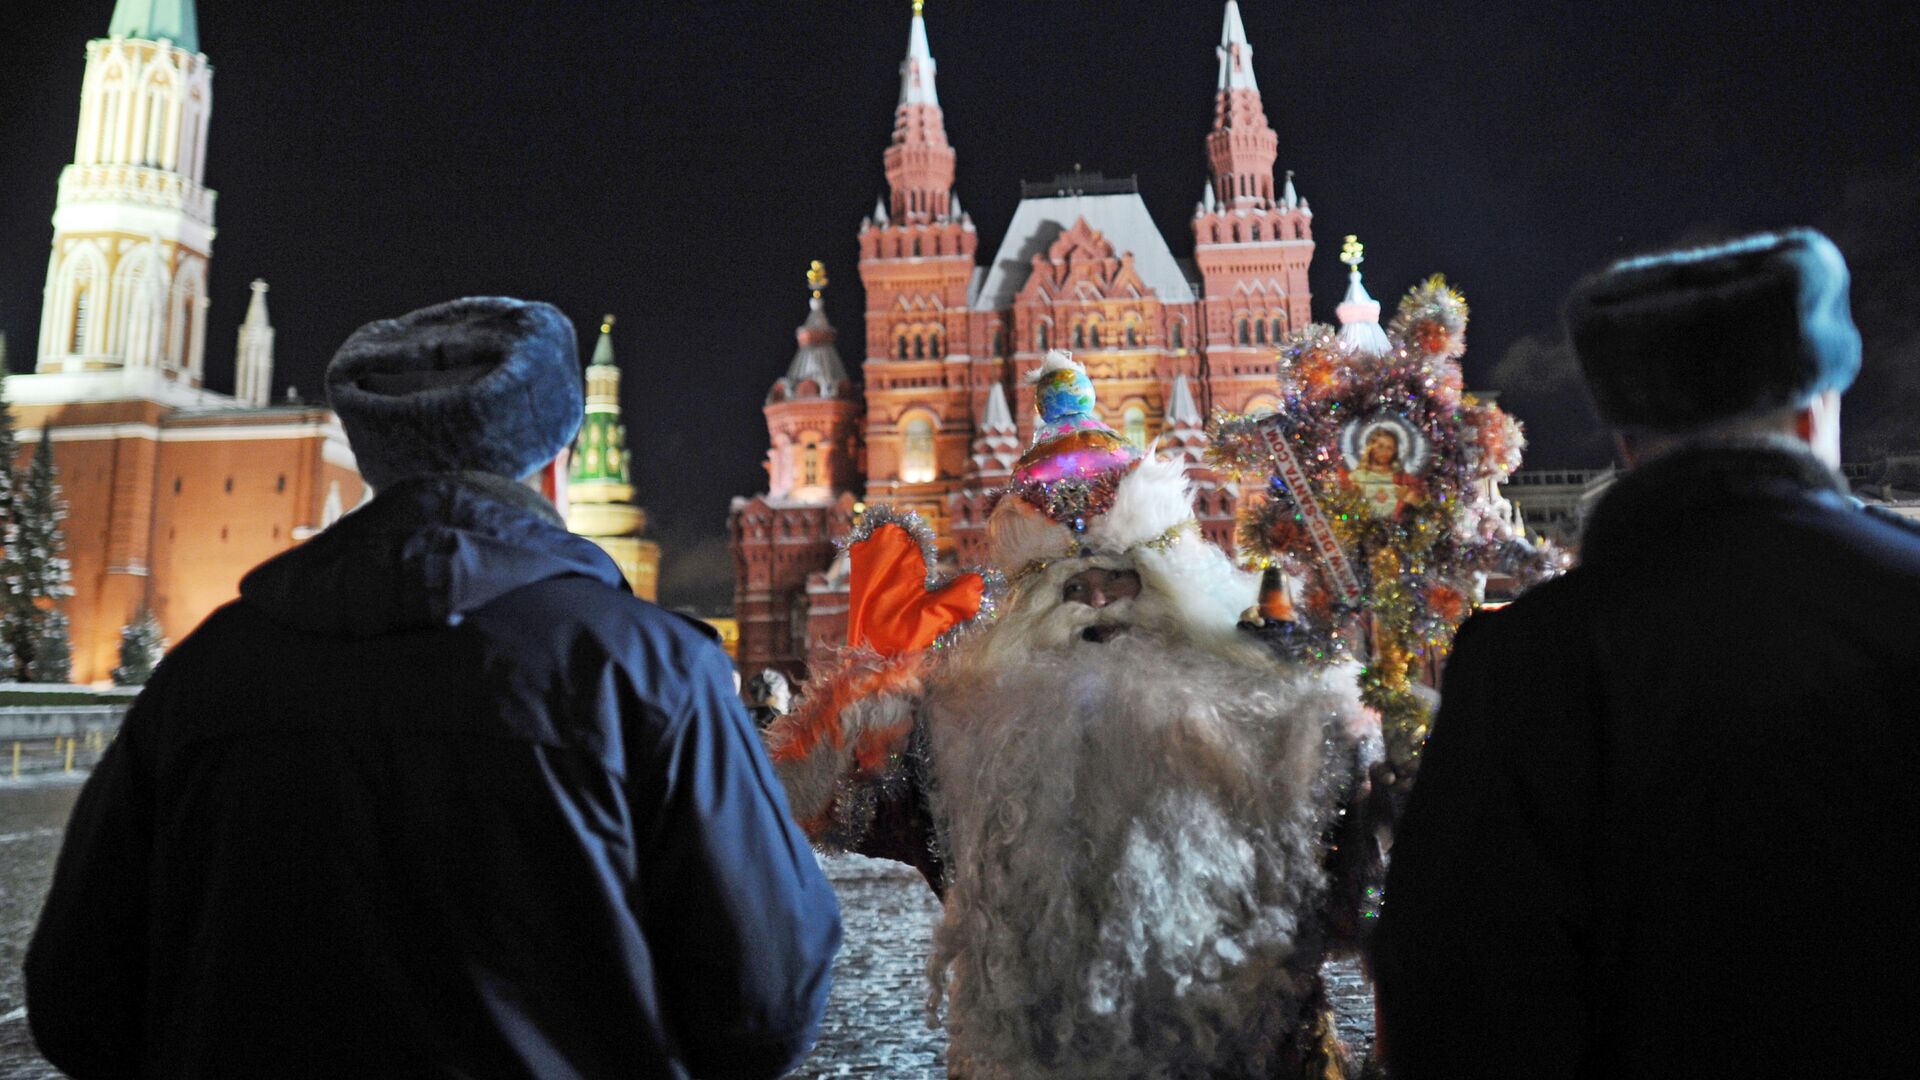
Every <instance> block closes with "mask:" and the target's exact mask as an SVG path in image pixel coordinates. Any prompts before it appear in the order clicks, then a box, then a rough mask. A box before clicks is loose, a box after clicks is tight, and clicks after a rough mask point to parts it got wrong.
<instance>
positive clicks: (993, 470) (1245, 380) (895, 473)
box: [728, 0, 1313, 674]
mask: <svg viewBox="0 0 1920 1080" xmlns="http://www.w3.org/2000/svg"><path fill="white" fill-rule="evenodd" d="M1218 53H1219V65H1220V76H1219V81H1218V83H1217V88H1216V93H1215V101H1214V115H1213V129H1212V130H1211V131H1209V132H1208V133H1207V134H1206V149H1207V159H1208V163H1209V172H1210V174H1211V182H1210V183H1209V184H1208V185H1207V188H1206V191H1205V193H1204V194H1203V196H1202V198H1201V201H1200V202H1199V204H1198V205H1197V206H1196V207H1195V209H1194V215H1193V221H1192V227H1193V257H1192V258H1191V259H1185V258H1179V257H1177V256H1175V255H1174V253H1173V251H1172V249H1171V248H1170V247H1169V245H1168V243H1167V240H1166V238H1165V237H1164V236H1162V235H1161V234H1160V231H1159V229H1158V228H1157V227H1156V226H1155V225H1154V223H1153V219H1152V217H1151V216H1150V215H1149V214H1148V212H1147V207H1146V204H1145V203H1144V202H1142V201H1141V199H1140V196H1139V194H1138V192H1137V190H1136V188H1135V185H1134V182H1133V181H1131V180H1108V179H1105V178H1103V177H1101V176H1099V175H1095V174H1080V173H1074V174H1071V175H1066V176H1061V177H1058V178H1056V180H1055V181H1054V182H1053V183H1049V184H1025V185H1023V187H1022V193H1021V194H1022V198H1021V202H1020V205H1019V208H1018V210H1017V211H1016V212H1015V213H1014V216H1013V222H1012V224H1011V225H1010V226H1009V227H1008V229H1007V234H1006V236H1005V237H1003V238H1002V239H1001V241H1000V247H999V250H998V251H997V252H995V253H994V256H993V258H992V260H991V261H990V262H989V263H988V264H987V265H985V266H982V265H980V264H979V261H978V250H977V249H978V247H979V243H980V237H979V234H978V233H977V232H976V231H975V230H974V225H973V220H972V218H970V217H968V216H967V214H966V213H965V212H964V211H962V210H961V208H960V203H959V200H958V199H956V198H955V197H954V194H953V175H954V160H955V153H954V148H953V145H952V144H951V143H949V142H948V141H947V131H946V127H945V124H944V122H943V120H942V117H941V112H940V98H939V94H938V93H937V91H936V87H935V79H934V74H935V65H934V59H933V53H932V50H931V49H930V48H929V46H928V42H927V27H926V21H925V19H924V18H923V17H922V16H921V15H920V14H919V13H918V12H917V11H916V12H915V14H914V16H913V24H912V30H911V35H910V37H909V39H908V45H907V56H906V60H905V61H904V62H903V63H902V64H901V65H900V102H899V105H898V107H897V108H896V109H895V110H894V123H893V139H892V142H891V144H890V145H889V146H888V147H887V149H886V153H885V163H886V174H887V186H888V193H887V195H886V196H884V197H882V198H881V199H880V200H879V201H878V202H877V203H876V205H875V206H874V208H873V213H872V215H871V216H870V217H868V218H866V219H865V220H863V221H862V222H861V223H860V283H861V285H862V286H863V287H864V288H865V290H866V296H867V307H866V331H867V339H866V356H867V360H866V363H865V364H864V365H863V366H862V372H861V374H862V376H863V377H864V378H863V381H864V384H865V385H864V386H860V385H857V384H856V383H854V382H853V380H851V379H850V378H849V377H848V374H847V371H846V368H845V367H844V366H843V365H842V363H841V360H840V354H839V351H838V350H837V349H836V348H835V345H834V340H835V334H834V329H833V327H832V326H831V325H830V324H829V323H828V322H827V318H826V314H825V312H824V311H823V310H822V308H821V305H820V301H819V294H818V289H817V288H816V291H815V298H814V301H813V304H812V310H811V312H810V313H809V314H808V316H807V318H806V321H805V322H804V323H802V324H801V326H800V328H799V330H798V331H797V336H798V338H799V349H798V351H797V352H796V353H795V355H794V359H793V363H792V365H791V367H790V368H789V369H788V371H787V374H786V375H785V376H784V377H782V378H780V379H779V380H777V381H776V382H775V383H774V385H773V388H772V390H771V391H770V392H769V393H768V395H767V403H766V409H765V411H766V416H767V431H768V435H769V436H770V439H771V442H772V447H771V449H770V450H769V451H768V454H767V472H768V487H767V491H766V492H765V493H764V494H761V495H757V496H754V497H752V498H740V499H736V500H735V501H734V505H733V510H732V513H731V515H730V517H729V522H728V531H729V534H730V540H731V546H732V551H733V557H734V572H735V585H734V606H735V614H736V615H737V616H738V618H739V621H740V653H739V658H740V666H741V668H742V670H744V671H747V672H753V671H757V670H759V669H760V668H763V667H776V668H780V669H782V670H784V671H786V672H788V673H789V674H802V673H804V671H805V666H806V661H807V657H808V655H809V654H810V653H811V652H813V651H814V650H815V649H817V648H822V647H830V646H833V645H837V644H840V643H842V642H843V641H844V640H845V634H846V580H845V578H846V569H845V563H844V560H839V561H838V565H836V555H837V552H836V550H835V548H834V544H833V541H834V540H835V538H837V537H840V536H844V535H845V534H846V532H847V530H848V529H849V528H850V527H851V525H852V522H853V519H854V516H855V515H856V513H858V511H859V509H860V508H861V506H862V503H861V502H860V501H859V500H860V499H862V498H864V499H866V500H870V501H873V502H877V503H887V504H890V505H893V506H896V507H901V508H906V509H911V510H915V511H918V512H919V513H920V514H921V515H922V516H923V517H925V518H926V519H927V521H928V522H929V523H931V524H932V525H933V526H934V528H935V530H936V531H937V532H938V534H939V536H940V544H941V549H942V554H943V555H946V556H950V557H952V558H954V559H956V560H957V561H958V562H960V563H963V564H966V563H974V562H978V561H979V557H980V552H981V549H982V546H983V544H984V542H985V527H986V518H987V513H988V511H989V510H991V509H992V500H993V498H994V495H995V493H996V492H997V489H998V488H999V487H1000V486H1001V485H1003V484H1004V483H1005V482H1006V479H1007V476H1008V473H1009V471H1010V467H1011V465H1012V463H1013V461H1014V459H1015V458H1017V457H1018V456H1019V454H1020V451H1021V449H1022V448H1023V447H1024V446H1025V445H1026V444H1027V442H1028V441H1029V439H1030V437H1031V435H1032V428H1033V401H1032V391H1031V388H1030V387H1029V386H1028V385H1027V383H1026V381H1025V379H1024V378H1023V377H1024V376H1025V375H1026V374H1027V373H1028V372H1030V371H1032V370H1034V369H1036V368H1038V367H1039V366H1040V362H1041V358H1042V357H1043V356H1044V355H1045V354H1046V351H1047V350H1048V349H1050V348H1066V349H1071V350H1073V353H1074V356H1075V357H1076V358H1077V359H1079V360H1080V361H1081V362H1082V363H1084V364H1085V365H1086V367H1087V370H1088V373H1089V374H1090V375H1091V376H1092V378H1093V381H1094V384H1095V387H1096V389H1097V390H1098V392H1099V397H1100V408H1101V411H1102V412H1103V413H1104V418H1105V419H1106V421H1107V423H1109V424H1110V425H1112V427H1113V428H1114V429H1115V430H1116V431H1120V432H1122V433H1124V434H1125V435H1126V436H1127V437H1128V438H1130V439H1132V440H1134V441H1135V442H1136V443H1138V444H1140V445H1142V446H1144V445H1147V444H1148V443H1150V442H1152V441H1153V440H1154V439H1156V438H1157V439H1159V441H1160V450H1161V452H1162V453H1163V454H1181V455H1184V456H1186V457H1187V458H1188V460H1189V462H1190V468H1191V470H1192V472H1193V476H1194V480H1195V488H1196V491H1197V493H1198V494H1197V496H1196V511H1197V513H1198V515H1199V517H1200V521H1201V524H1202V526H1203V527H1204V528H1205V529H1206V531H1207V534H1208V537H1209V538H1210V539H1212V540H1214V541H1215V542H1216V543H1220V544H1222V545H1223V546H1225V545H1228V544H1230V542H1231V534H1232V528H1233V503H1234V499H1235V496H1236V492H1235V491H1234V489H1233V488H1232V487H1230V486H1228V485H1226V484H1223V483H1221V482H1220V480H1219V478H1218V477H1216V476H1214V475H1213V474H1212V472H1211V471H1210V470H1208V469H1207V468H1206V465H1205V462H1204V460H1203V458H1202V448H1203V446H1204V443H1205V436H1204V431H1203V428H1204V423H1205V421H1204V417H1205V416H1206V415H1207V414H1208V412H1209V410H1211V409H1213V408H1222V409H1230V410H1233V411H1236V412H1249V411H1253V410H1256V409H1259V408H1261V407H1263V406H1270V405H1272V404H1273V403H1274V397H1273V395H1274V390H1275V386H1274V378H1273V356H1274V346H1275V345H1277V344H1278V343H1279V342H1280V341H1282V340H1284V339H1285V337H1286V335H1288V334H1289V333H1291V332H1292V331H1293V330H1295V329H1296V328H1299V327H1303V326H1305V325H1306V324H1307V323H1309V322H1311V321H1312V314H1311V300H1312V296H1311V294H1310V293H1309V291H1308V286H1307V267H1308V264H1309V262H1310V261H1311V260H1312V258H1313V213H1312V211H1311V210H1309V209H1308V208H1307V204H1306V201H1305V200H1304V199H1301V198H1300V197H1299V196H1298V195H1296V194H1295V192H1294V190H1293V184H1292V182H1291V180H1290V179H1285V178H1283V180H1282V182H1281V183H1280V184H1278V185H1276V183H1275V181H1274V160H1275V158H1276V156H1277V152H1278V145H1279V140H1278V137H1277V136H1275V134H1274V131H1273V128H1272V127H1271V126H1270V125H1269V124H1268V123H1267V117H1266V111H1265V109H1264V108H1263V107H1262V106H1261V102H1260V89H1259V85H1258V84H1257V82H1256V81H1255V79H1254V69H1253V49H1252V47H1251V46H1250V45H1248V43H1247V36H1246V30H1245V28H1244V27H1243V26H1242V24H1241V20H1240V11H1239V6H1238V5H1237V4H1236V3H1234V2H1233V0H1228V3H1227V5H1226V18H1225V27H1224V30H1223V32H1222V34H1221V41H1220V47H1219V50H1218ZM816 284H818V282H816ZM863 488H864V491H863Z"/></svg>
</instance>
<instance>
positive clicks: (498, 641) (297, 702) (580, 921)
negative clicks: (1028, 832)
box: [26, 477, 840, 1080]
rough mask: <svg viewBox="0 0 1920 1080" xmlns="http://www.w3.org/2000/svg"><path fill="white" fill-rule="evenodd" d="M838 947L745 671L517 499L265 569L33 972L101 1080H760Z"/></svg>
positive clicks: (375, 520)
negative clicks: (747, 701)
mask: <svg viewBox="0 0 1920 1080" xmlns="http://www.w3.org/2000/svg"><path fill="white" fill-rule="evenodd" d="M839 942H840V920H839V914H838V909H837V907H836V904H835V900H834V895H833V892H832V890H831V887H830V886H829V885H828V883H827V882H826V880H825V878H824V877H823V876H822V874H821V873H820V871H819V868H818V866H817V864H816V863H815V861H814V856H813V853H812V851H811V850H810V849H809V848H808V846H807V843H806V840H805V839H804V838H803V837H802V836H801V834H800V833H799V831H798V830H797V829H796V828H795V827H794V825H793V824H792V821H791V818H790V815H789V814H788V811H787V808H786V803H785V799H784V796H783V794H782V793H781V790H780V785H779V783H778V782H777V781H776V780H775V779H774V776H773V773H772V770H771V769H770V767H769V765H768V763H767V760H766V757H765V755H764V753H763V751H762V750H761V748H760V742H759V739H758V738H757V737H756V735H755V733H754V730H753V727H752V725H751V724H750V723H749V722H748V720H747V717H746V714H745V712H744V711H743V710H742V708H741V706H740V704H739V702H738V700H737V699H736V698H735V696H734V692H733V686H732V681H731V670H730V668H729V665H728V662H727V658H726V656H725V654H724V653H723V652H722V651H721V649H720V648H719V646H718V645H716V644H715V643H714V641H713V640H712V634H711V632H710V631H707V630H706V629H705V627H703V626H701V625H700V624H698V623H695V622H694V621H692V620H689V619H685V618H682V617H681V616H678V615H674V614H671V613H669V612H666V611H663V610H661V609H660V608H657V607H655V606H653V605H651V604H648V603H646V602H644V601H641V600H638V599H636V598H634V597H633V596H632V595H630V594H628V593H627V592H626V590H625V588H624V586H623V583H622V581H621V579H620V575H619V572H618V571H617V570H616V569H615V568H614V566H613V564H612V561H611V560H609V559H608V558H607V557H606V555H605V554H604V553H602V552H601V551H600V550H599V549H598V548H597V547H595V546H594V545H593V544H592V543H591V542H589V541H587V540H584V539H581V538H579V537H576V536H573V535H572V534H570V533H568V532H567V531H566V530H565V529H564V528H563V527H562V526H561V525H560V523H559V521H558V519H557V518H556V517H555V516H554V515H553V513H552V509H551V507H548V506H546V505H545V504H544V503H541V502H539V500H538V499H537V497H535V496H534V495H533V494H532V493H531V492H528V491H525V490H524V489H522V488H520V487H518V486H517V485H512V484H509V483H506V482H504V481H493V480H488V479H486V478H477V477H462V478H449V477H440V478H431V479H416V480H409V481H405V482H402V483H399V484H396V485H394V486H393V487H392V488H391V489H390V490H389V491H387V492H385V493H383V494H382V495H381V496H380V497H379V498H378V499H376V500H374V501H373V503H372V504H371V505H369V506H368V507H366V508H365V509H363V510H360V511H358V512H356V513H354V514H351V515H349V516H348V517H347V518H345V519H343V520H342V521H341V522H340V523H338V524H337V525H335V526H334V527H333V528H331V529H329V530H327V531H326V532H325V533H322V534H321V535H320V536H318V537H316V538H315V539H314V540H312V541H310V542H309V543H307V544H306V545H305V546H303V547H301V548H298V549H296V550H294V551H292V552H289V553H288V554H286V555H284V556H281V557H279V558H277V559H274V560H272V561H270V562H268V563H266V564H264V565H262V566H261V567H259V568H258V569H257V570H255V571H254V572H253V573H252V574H251V575H249V576H248V578H247V579H246V581H245V582H244V584H243V585H242V587H241V599H240V600H239V601H237V602H235V603H233V604H230V605H228V606H226V607H224V608H222V609H220V610H219V611H217V612H215V613H214V614H213V615H212V616H210V617H209V618H208V619H207V621H206V622H205V623H204V624H203V625H202V626H201V627H200V628H199V629H198V630H196V631H195V632H194V633H193V635H192V636H191V637H189V638H188V639H187V640H185V641H183V642H182V643H181V644H180V645H179V646H178V647H177V648H175V649H174V650H173V652H172V653H171V654H170V655H168V657H167V658H166V660H165V662H164V663H162V664H161V665H160V668H159V670H158V671H157V672H156V673H155V676H154V679H153V681H152V683H151V684H150V685H149V686H148V687H147V688H146V690H145V692H144V693H142V694H141V695H140V698H139V700H138V701H137V702H136V703H135V705H134V708H133V711H132V713H131V714H130V715H129V716H128V718H127V721H126V724H125V726H124V728H123V729H122V731H121V733H120V736H119V738H118V739H117V740H116V741H115V743H114V745H113V746H112V747H111V748H110V749H109V750H108V752H107V754H106V756H105V758H104V759H103V760H102V761H101V763H100V765H99V767H98V768H97V769H96V771H95V772H94V774H93V776H92V778H91V779H90V780H89V781H88V782H87V785H86V788H85V790H84V791H83V792H82V793H81V796H80V801H79V804H78V805H77V807H76V808H75V810H74V814H73V819H72V822H71V823H70V825H69V826H68V831H67V839H66V845H65V848H64V849H63V850H62V852H61V856H60V861H59V866H58V869H57V871H56V873H55V876H54V882H53V887H52V892H51V894H50V895H49V896H48V898H47V905H46V909H45V912H44V914H43V915H42V917H41V921H40V925H39V928H38V930H37V932H36V933H35V934H34V938H33V942H32V945H31V947H30V949H29V952H28V956H27V961H26V977H27V1002H28V1015H29V1020H30V1022H31V1025H32V1028H33V1033H34V1038H35V1040H36V1041H37V1042H38V1043H39V1045H40V1048H41V1050H42V1052H44V1053H45V1054H46V1056H47V1057H48V1059H49V1060H51V1061H52V1062H53V1063H54V1064H56V1065H58V1066H60V1067H61V1068H63V1069H65V1070H67V1071H68V1072H70V1073H71V1074H73V1075H74V1076H76V1077H80V1078H83V1080H84V1078H91V1077H105V1076H130V1075H149V1076H196V1077H206V1076H234V1077H264V1076H272V1077H290V1076H316V1077H319V1076H325V1077H346V1076H354V1077H360V1076H379V1077H385V1076H408V1077H415V1076H420V1077H426V1076H433V1077H473V1078H479V1077H534V1076H538V1077H574V1076H579V1077H615V1076H618V1077H676V1078H677V1077H684V1076H687V1075H688V1074H689V1073H694V1074H698V1075H700V1076H703V1077H772V1076H778V1075H780V1074H781V1073H783V1072H785V1071H786V1070H787V1069H788V1068H790V1067H791V1066H792V1065H793V1064H794V1063H795V1062H796V1061H797V1060H798V1059H799V1058H800V1057H801V1056H802V1055H803V1054H804V1053H805V1051H806V1050H807V1048H808V1047H809V1045H810V1044H811V1042H812V1040H813V1037H814V1035H815V1033H816V1030H817V1026H818V1024H819V1020H820V1016H821V1013H822V1011H823V1009H824V1008H825V1005H826V1000H827V987H828V981H829V966H830V963H831V960H832V957H833V954H834V952H835V950H836V949H837V948H838V946H839Z"/></svg>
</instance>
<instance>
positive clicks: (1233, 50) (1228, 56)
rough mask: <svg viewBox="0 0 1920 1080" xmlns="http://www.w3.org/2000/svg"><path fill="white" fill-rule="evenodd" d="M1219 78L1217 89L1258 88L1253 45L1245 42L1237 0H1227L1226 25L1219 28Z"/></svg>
mask: <svg viewBox="0 0 1920 1080" xmlns="http://www.w3.org/2000/svg"><path fill="white" fill-rule="evenodd" d="M1217 51H1218V52H1219V54H1220V80H1219V83H1218V85H1217V86H1216V87H1215V89H1218V90H1252V91H1254V92H1256V93H1258V92H1259V90H1260V84H1259V83H1257V82H1255V81H1254V78H1253V46H1252V45H1251V44H1249V43H1248V42H1247V27H1246V24H1245V23H1243V22H1241V21H1240V4H1239V0H1227V21H1226V25H1224V26H1222V27H1221V28H1220V48H1219V49H1218V50H1217Z"/></svg>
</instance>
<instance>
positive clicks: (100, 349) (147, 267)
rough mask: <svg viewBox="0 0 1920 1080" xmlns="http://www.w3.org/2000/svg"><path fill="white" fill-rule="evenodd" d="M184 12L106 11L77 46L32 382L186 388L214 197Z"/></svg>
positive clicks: (181, 1)
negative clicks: (81, 56) (78, 380)
mask: <svg viewBox="0 0 1920 1080" xmlns="http://www.w3.org/2000/svg"><path fill="white" fill-rule="evenodd" d="M199 50H200V31H199V26H198V21H197V20H196V19H195V17H194V5H193V0H118V3H117V4H116V5H115V6H114V9H113V19H112V21H111V22H110V23H109V24H108V31H107V36H106V37H102V38H96V39H94V40H93V41H90V42H88V43H87V71H86V75H85V76H84V77H83V79H82V81H81V86H80V115H79V121H80V122H79V130H78V133H77V137H76V138H75V140H74V151H73V163H72V164H71V165H69V166H68V167H67V168H66V170H65V171H63V172H62V173H61V177H60V189H59V196H58V201H57V202H56V204H55V208H54V215H53V221H54V234H53V258H52V260H51V261H50V263H49V265H48V272H47V285H46V289H45V291H44V293H43V301H42V306H41V315H40V348H39V361H38V363H37V365H36V367H37V370H39V371H41V372H85V371H113V370H119V371H125V372H147V373H149V374H142V375H136V376H132V377H131V378H132V381H133V382H139V383H143V384H146V385H156V382H155V380H153V379H152V378H150V373H154V372H158V373H160V374H162V375H163V376H164V378H166V379H171V380H178V381H184V382H185V383H187V384H188V385H193V386H197V385H199V382H200V376H201V371H202V368H203V366H204V365H203V361H204V360H205V356H206V336H207V335H206V329H207V325H206V304H205V299H206V295H207V260H208V259H209V257H210V256H211V255H212V251H213V237H214V228H213V207H214V195H213V192H211V191H208V190H207V189H206V187H205V186H204V181H205V176H206V160H207V127H208V124H209V122H210V120H211V118H212V109H213V70H212V67H211V65H210V64H209V63H208V62H207V58H206V57H205V56H204V55H202V54H201V53H200V51H199Z"/></svg>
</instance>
